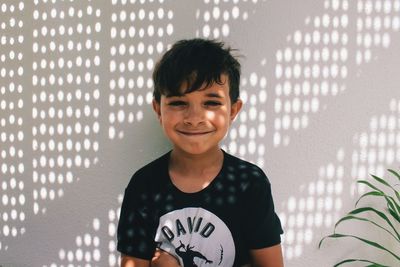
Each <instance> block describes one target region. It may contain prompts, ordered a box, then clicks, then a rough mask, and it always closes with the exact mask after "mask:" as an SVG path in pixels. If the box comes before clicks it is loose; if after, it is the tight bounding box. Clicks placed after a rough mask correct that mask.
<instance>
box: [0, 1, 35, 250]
mask: <svg viewBox="0 0 400 267" xmlns="http://www.w3.org/2000/svg"><path fill="white" fill-rule="evenodd" d="M24 9H25V4H24V2H23V1H13V2H12V3H3V4H1V6H0V14H1V16H0V23H1V25H0V35H1V44H0V47H1V50H0V62H1V63H0V64H1V68H0V85H1V87H0V144H1V145H0V178H1V179H0V252H1V251H5V250H7V249H8V245H7V240H9V239H10V238H16V237H18V236H20V235H23V234H24V233H25V231H26V228H25V226H24V225H25V220H26V212H25V210H26V205H28V203H29V198H30V194H29V193H27V188H26V181H25V179H24V176H26V163H27V157H26V152H27V151H26V150H25V149H26V144H27V142H29V141H28V139H29V138H28V137H27V136H26V133H25V132H24V125H25V124H26V123H29V119H28V118H24V116H23V112H22V110H23V109H24V108H26V106H27V101H29V99H26V96H24V91H25V90H27V89H25V88H24V86H23V84H22V82H21V80H22V77H23V75H24V72H26V69H24V64H23V59H24V57H26V56H25V54H24V50H23V46H24V44H25V42H26V40H25V38H24V35H23V34H21V32H23V31H24V27H25V25H24V20H23V13H24ZM28 190H29V189H28Z"/></svg>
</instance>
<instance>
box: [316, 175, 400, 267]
mask: <svg viewBox="0 0 400 267" xmlns="http://www.w3.org/2000/svg"><path fill="white" fill-rule="evenodd" d="M388 172H390V173H391V174H392V175H393V176H394V177H395V178H397V179H398V180H399V181H400V174H399V173H398V172H396V171H394V170H391V169H389V170H388ZM371 176H372V178H373V180H372V181H373V183H371V182H368V181H365V180H358V181H357V183H359V184H364V185H366V186H367V188H368V189H369V190H370V191H368V192H367V193H365V194H363V195H361V196H360V198H359V199H358V200H357V202H356V204H355V209H354V210H352V211H350V212H349V213H348V214H347V215H345V216H344V217H342V218H341V219H339V220H338V221H337V223H336V224H335V227H334V231H333V234H331V235H328V236H325V237H324V238H322V239H321V241H320V242H319V246H318V247H319V248H321V245H322V243H323V241H324V240H325V239H327V238H354V239H357V240H359V241H361V242H362V243H364V244H365V245H368V246H371V247H373V248H374V249H377V250H378V251H385V252H387V253H388V254H390V255H391V256H393V257H394V259H395V260H396V262H397V261H398V265H397V266H400V252H399V251H397V253H396V252H394V251H392V248H388V246H387V245H386V244H379V243H378V242H375V241H373V240H370V239H367V238H364V237H360V236H358V235H354V234H341V233H337V232H336V229H337V227H338V225H340V224H341V223H343V222H345V221H363V222H366V223H368V224H370V225H372V227H377V228H379V229H381V230H383V231H384V233H385V234H387V235H388V237H389V238H390V239H394V240H395V243H396V244H398V245H399V247H398V249H400V234H399V232H400V193H399V192H400V190H399V184H396V185H392V184H390V183H389V182H387V181H386V180H385V179H383V178H380V177H377V176H375V175H371ZM396 188H397V189H396ZM365 197H378V198H380V199H382V200H383V201H384V202H385V204H386V207H385V208H381V209H379V208H375V207H372V206H363V207H357V206H358V204H359V202H360V200H362V199H364V198H365ZM371 214H374V216H372V218H373V219H370V218H366V215H371ZM361 215H362V216H361ZM350 262H363V263H369V265H368V266H375V267H387V266H386V265H383V264H380V263H377V262H374V261H371V260H367V259H362V258H360V259H345V260H342V261H341V262H339V263H337V264H336V265H334V266H335V267H336V266H339V265H342V264H345V263H350Z"/></svg>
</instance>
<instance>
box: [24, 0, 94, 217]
mask: <svg viewBox="0 0 400 267" xmlns="http://www.w3.org/2000/svg"><path fill="white" fill-rule="evenodd" d="M100 15H101V11H100V9H95V8H94V7H93V6H92V3H91V2H90V1H85V2H82V1H80V2H79V5H78V4H77V3H75V4H74V3H72V2H68V3H66V4H64V5H60V4H56V3H54V2H53V1H52V2H48V1H34V9H33V19H34V25H33V29H32V37H33V43H32V52H33V57H32V71H33V75H32V85H33V94H32V99H31V101H32V119H33V120H32V136H33V139H32V149H33V155H34V156H33V159H32V166H33V176H32V178H33V183H34V184H35V186H34V189H33V196H34V202H33V211H34V213H35V214H38V213H45V212H46V208H45V205H44V203H45V202H47V201H49V200H54V199H56V198H59V197H62V196H63V194H64V190H65V186H66V185H67V184H71V183H73V182H75V181H77V180H78V179H79V177H76V176H75V175H74V172H73V170H77V169H79V168H89V167H91V166H92V165H93V164H95V163H96V162H97V157H94V156H93V155H95V154H96V153H97V152H98V149H99V142H98V138H97V136H98V134H99V131H100V124H99V116H100V111H99V109H98V104H97V103H98V102H99V99H100V89H99V82H100V76H99V75H98V68H99V65H100V61H101V60H100V42H99V40H98V38H99V34H100V31H101V23H100Z"/></svg>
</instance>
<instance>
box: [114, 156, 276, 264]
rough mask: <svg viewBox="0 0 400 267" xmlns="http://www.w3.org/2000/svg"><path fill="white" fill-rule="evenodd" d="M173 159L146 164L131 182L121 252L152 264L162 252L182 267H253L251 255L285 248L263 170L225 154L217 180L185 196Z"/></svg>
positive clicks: (124, 209)
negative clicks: (172, 168)
mask: <svg viewBox="0 0 400 267" xmlns="http://www.w3.org/2000/svg"><path fill="white" fill-rule="evenodd" d="M169 156H170V152H168V153H166V154H165V155H163V156H161V157H160V158H158V159H156V160H155V161H153V162H151V163H149V164H147V165H146V166H144V167H143V168H141V169H140V170H138V171H137V172H136V173H135V174H134V175H133V177H132V179H131V181H130V182H129V185H128V186H127V188H126V190H125V196H124V200H123V203H122V207H121V214H120V219H119V225H118V246H117V249H118V251H120V252H121V253H123V254H125V255H128V256H132V257H137V258H142V259H149V260H150V259H151V258H152V256H153V254H154V250H155V249H156V247H159V248H161V249H163V250H165V251H167V252H169V253H171V254H173V255H175V256H176V257H177V258H178V259H179V261H180V264H181V265H182V266H241V265H243V264H246V263H249V261H250V255H249V250H250V249H259V248H265V247H270V246H273V245H276V244H279V243H280V242H281V239H280V235H281V234H282V233H283V231H282V227H281V223H280V221H279V218H278V216H277V215H276V213H275V211H274V204H273V200H272V195H271V187H270V183H269V181H268V179H267V177H266V176H265V174H264V172H263V171H262V170H261V169H260V168H259V167H257V166H256V165H254V164H251V163H249V162H247V161H244V160H241V159H239V158H236V157H234V156H232V155H230V154H228V153H226V152H225V151H224V161H223V165H222V168H221V170H220V172H219V173H218V175H217V176H216V177H215V178H214V180H213V181H212V182H211V183H210V184H209V185H208V186H207V187H206V188H204V189H203V190H201V191H199V192H196V193H184V192H182V191H180V190H179V189H178V188H176V187H175V186H174V184H173V183H172V182H171V179H170V177H169V174H168V162H169ZM194 264H195V265H194Z"/></svg>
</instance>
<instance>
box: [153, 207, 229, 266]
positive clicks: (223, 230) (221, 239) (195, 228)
mask: <svg viewBox="0 0 400 267" xmlns="http://www.w3.org/2000/svg"><path fill="white" fill-rule="evenodd" d="M155 241H156V242H158V243H159V247H160V248H161V249H162V250H165V251H167V252H168V253H170V254H172V255H174V256H175V257H176V258H178V259H179V261H180V264H181V266H184V267H192V266H227V267H228V266H229V267H231V266H232V265H233V262H234V259H235V245H234V242H233V238H232V234H231V231H230V230H229V228H228V227H227V226H226V224H225V223H224V222H223V221H222V220H221V219H220V218H218V217H217V216H216V215H215V214H213V213H211V212H209V211H208V210H205V209H203V208H184V209H180V210H174V211H171V212H169V213H167V214H164V215H163V216H161V217H160V223H159V225H158V228H157V232H156V237H155Z"/></svg>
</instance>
